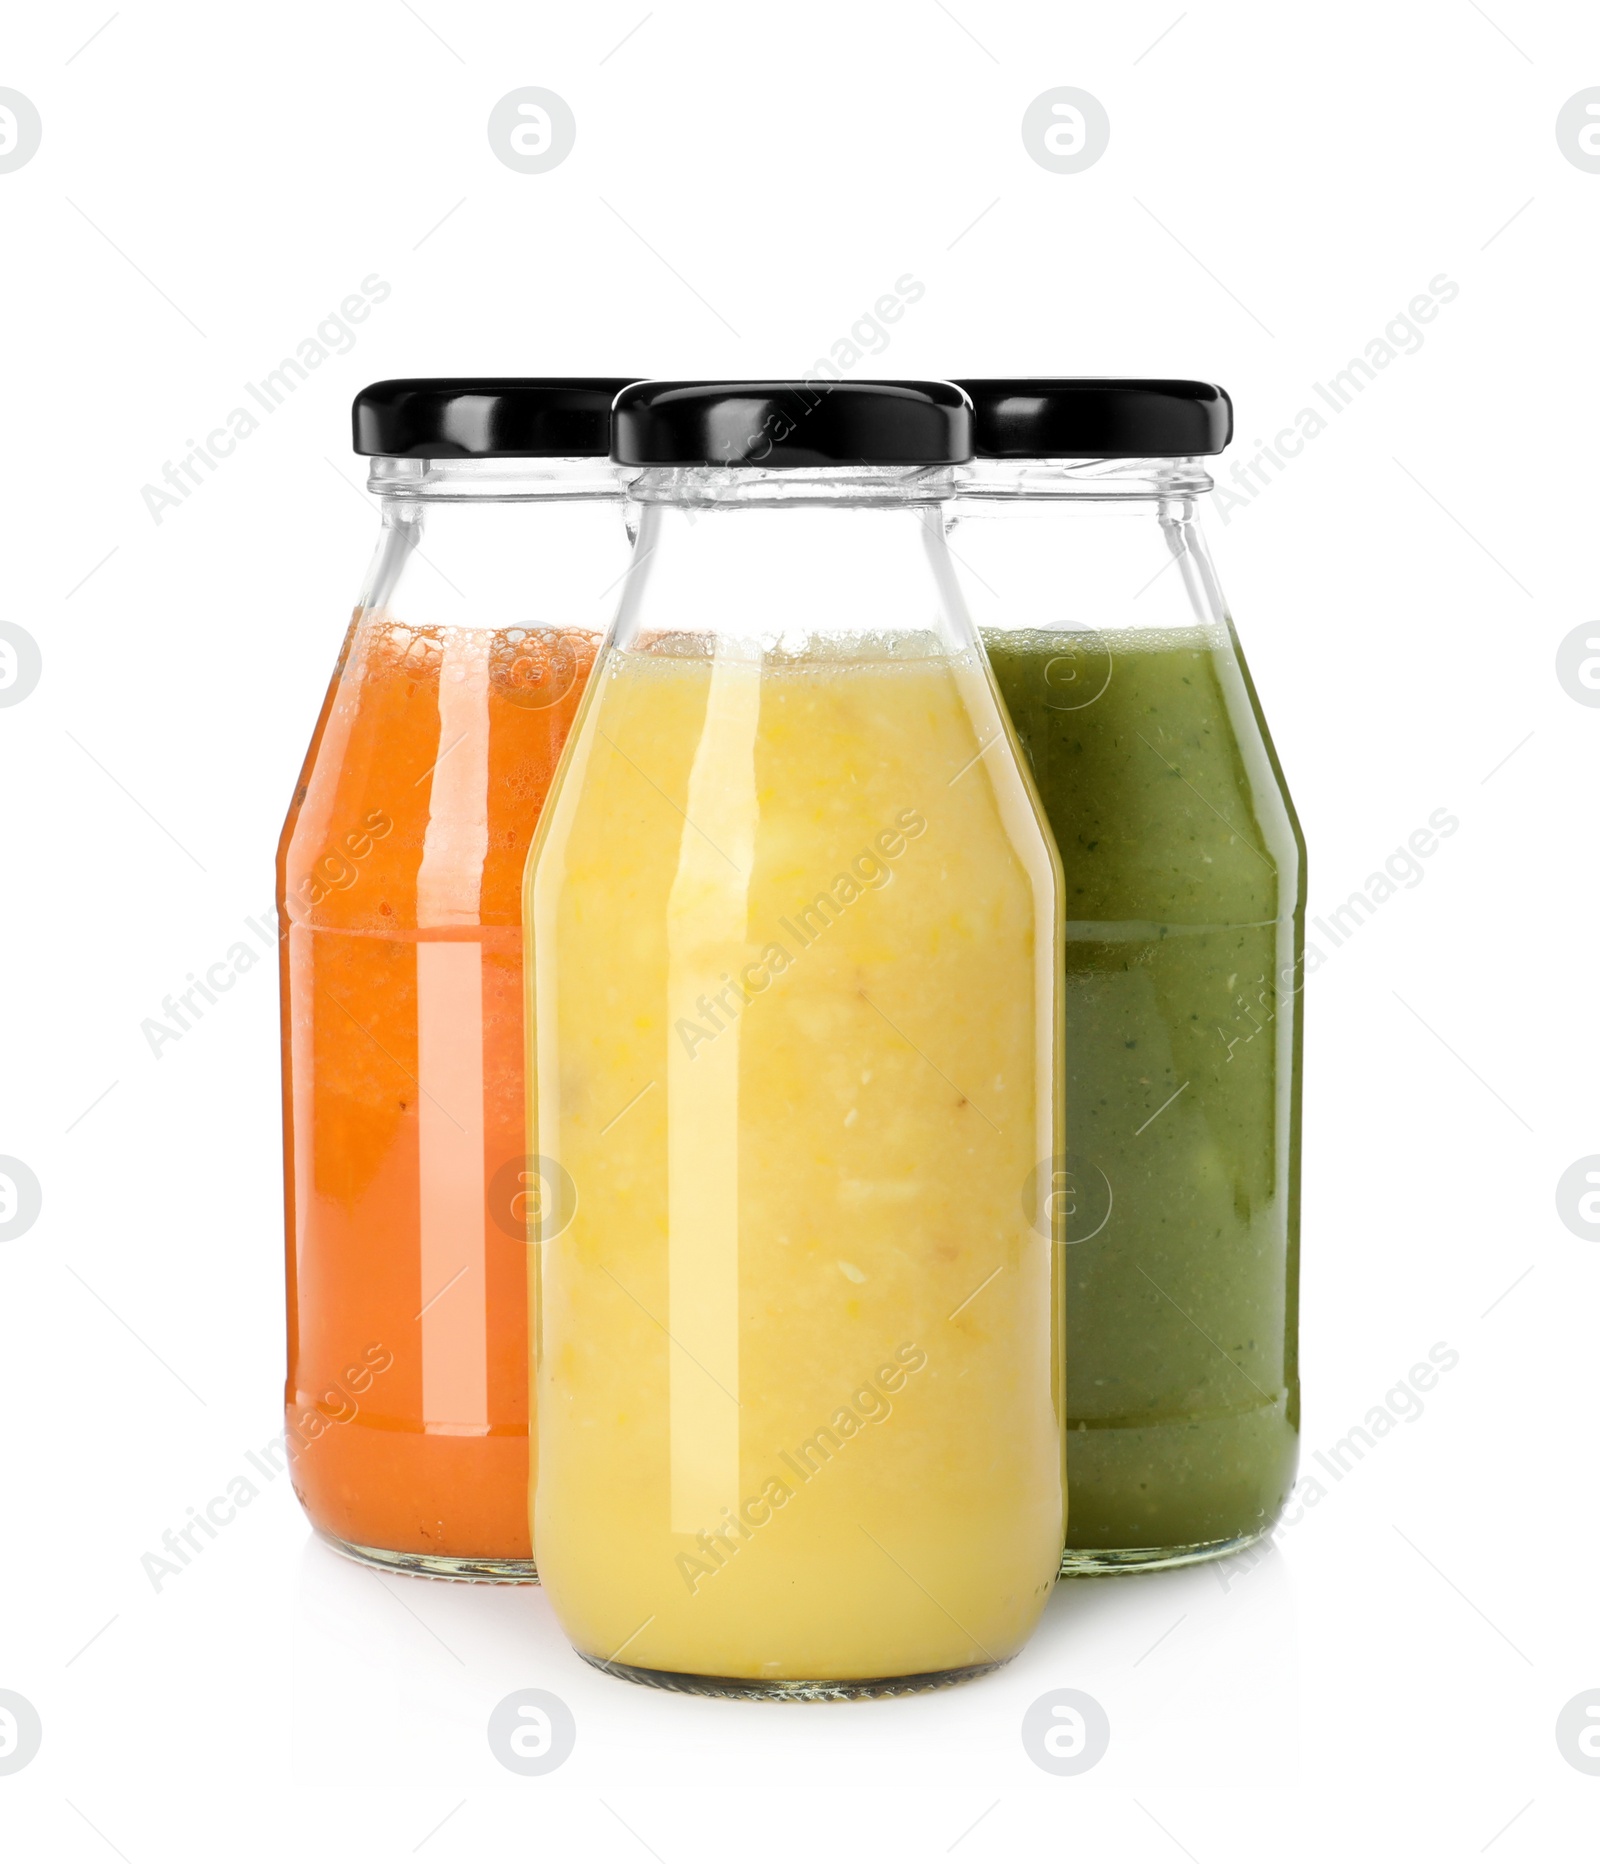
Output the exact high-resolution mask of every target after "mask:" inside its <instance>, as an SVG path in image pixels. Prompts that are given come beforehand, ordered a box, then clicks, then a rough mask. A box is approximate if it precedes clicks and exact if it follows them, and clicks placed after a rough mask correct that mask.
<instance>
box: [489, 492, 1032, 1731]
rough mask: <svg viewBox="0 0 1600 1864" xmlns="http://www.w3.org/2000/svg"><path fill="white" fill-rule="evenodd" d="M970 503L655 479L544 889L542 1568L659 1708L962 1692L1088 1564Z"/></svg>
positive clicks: (546, 852)
mask: <svg viewBox="0 0 1600 1864" xmlns="http://www.w3.org/2000/svg"><path fill="white" fill-rule="evenodd" d="M930 481H931V482H930ZM947 483H948V475H947V474H946V475H943V476H940V475H929V474H919V473H916V472H912V471H906V470H899V469H882V470H881V471H878V472H859V473H842V472H838V473H835V472H822V473H818V474H815V475H804V476H802V475H798V474H795V473H792V472H789V473H773V474H770V475H768V474H761V473H757V472H751V471H748V470H742V471H739V472H737V473H733V474H726V475H718V474H710V473H707V474H693V473H689V474H685V473H676V472H659V473H656V472H652V473H646V474H645V475H644V476H643V477H642V478H641V479H640V480H639V481H637V482H636V485H635V496H637V497H639V499H640V500H641V508H642V523H641V530H640V535H639V542H638V547H637V553H636V557H635V567H634V568H633V570H632V571H630V575H629V580H628V585H627V591H626V595H625V599H624V603H623V607H622V612H621V615H620V617H619V620H618V623H617V628H616V632H615V635H614V636H613V638H612V639H611V641H610V642H609V643H608V645H607V647H606V648H605V650H604V651H603V653H602V656H601V659H600V661H599V663H598V664H597V667H596V671H595V674H594V677H593V680H592V683H591V687H590V691H589V694H588V697H587V699H586V701H585V705H584V709H583V712H582V715H581V717H580V720H579V722H578V724H577V726H576V728H575V730H574V734H573V738H572V742H571V745H570V747H569V750H568V754H567V758H566V761H565V762H564V764H563V770H562V775H561V777H560V779H559V781H558V785H557V788H556V791H555V793H554V795H553V797H552V800H551V804H550V807H549V810H548V811H547V814H546V818H545V821H544V823H543V824H542V826H541V830H540V833H539V835H538V836H537V838H536V842H535V847H534V852H533V856H532V857H531V859H530V864H529V875H528V893H527V904H526V911H525V919H526V924H527V929H528V937H529V940H530V970H529V976H530V991H531V994H530V1016H531V1023H532V1038H533V1047H532V1056H531V1060H530V1071H531V1073H532V1076H533V1081H534V1089H535V1113H536V1130H537V1143H536V1145H531V1146H530V1149H531V1150H536V1151H537V1152H538V1153H540V1154H542V1155H544V1156H545V1159H546V1160H547V1161H548V1163H547V1166H546V1169H551V1168H552V1166H553V1167H554V1168H557V1169H558V1171H559V1174H560V1175H561V1176H562V1179H563V1182H564V1183H565V1184H566V1185H567V1186H568V1188H569V1195H568V1196H567V1197H566V1198H565V1199H564V1200H563V1205H562V1210H561V1213H560V1217H559V1219H558V1221H557V1222H555V1223H553V1224H551V1225H550V1226H548V1227H547V1228H546V1230H545V1231H544V1233H543V1234H542V1236H541V1239H540V1241H539V1244H538V1248H537V1251H536V1257H537V1285H536V1312H537V1338H536V1365H537V1390H538V1414H539V1431H538V1485H537V1492H536V1501H535V1523H536V1534H537V1539H538V1546H539V1557H540V1564H541V1573H542V1576H543V1578H544V1582H545V1586H546V1590H547V1593H548V1595H549V1597H550V1599H551V1602H552V1604H553V1605H554V1607H555V1609H556V1612H557V1615H558V1617H559V1618H560V1620H561V1622H562V1624H563V1627H564V1628H565V1629H566V1631H567V1632H568V1635H569V1636H570V1637H571V1638H572V1640H573V1642H574V1644H575V1645H576V1647H577V1649H578V1650H579V1652H580V1653H581V1654H583V1655H584V1656H586V1657H588V1658H589V1659H590V1660H591V1661H593V1662H596V1663H598V1664H601V1665H602V1666H605V1667H609V1668H613V1669H616V1670H620V1671H623V1672H625V1673H627V1674H629V1675H631V1676H633V1677H635V1678H636V1679H638V1680H644V1681H650V1682H655V1683H659V1684H663V1685H665V1686H667V1687H672V1688H678V1689H687V1690H692V1691H699V1692H708V1693H720V1694H740V1695H744V1694H748V1695H762V1694H777V1695H800V1696H818V1695H820V1696H840V1695H864V1694H879V1693H900V1692H903V1691H905V1690H908V1689H913V1688H920V1687H927V1686H930V1685H931V1684H933V1683H937V1682H943V1681H949V1680H954V1679H955V1678H957V1677H959V1676H962V1675H965V1674H968V1673H970V1672H972V1671H974V1670H977V1669H983V1668H987V1667H990V1666H991V1665H993V1664H994V1663H998V1662H1002V1661H1004V1660H1005V1659H1006V1658H1008V1657H1009V1656H1011V1655H1012V1654H1013V1653H1014V1651H1015V1650H1016V1649H1017V1648H1018V1647H1019V1646H1020V1644H1021V1643H1022V1641H1023V1639H1024V1638H1025V1637H1026V1636H1027V1634H1028V1632H1029V1631H1030V1630H1031V1629H1032V1627H1033V1624H1034V1623H1035V1621H1036V1620H1037V1617H1038V1615H1039V1612H1040V1611H1041V1610H1042V1608H1043V1605H1044V1601H1045V1598H1046V1596H1047V1595H1048V1592H1049V1590H1050V1586H1051V1583H1052V1581H1053V1578H1054V1575H1055V1572H1056V1569H1057V1566H1058V1563H1059V1554H1060V1543H1061V1534H1062V1485H1061V1445H1060V1432H1059V1392H1058V1389H1057V1379H1058V1364H1059V1362H1058V1359H1057V1357H1056V1342H1055V1339H1054V1336H1053V1328H1052V1320H1051V1314H1052V1289H1051V1278H1052V1275H1053V1273H1054V1266H1055V1265H1054V1262H1053V1260H1052V1250H1051V1247H1050V1244H1049V1241H1048V1238H1047V1237H1046V1236H1045V1235H1044V1234H1042V1233H1041V1232H1040V1231H1039V1230H1038V1229H1036V1228H1035V1227H1034V1226H1033V1225H1031V1224H1030V1222H1029V1220H1028V1215H1027V1213H1026V1211H1025V1209H1024V1192H1025V1188H1026V1182H1027V1180H1028V1178H1029V1174H1030V1172H1032V1171H1033V1168H1034V1167H1035V1166H1036V1164H1037V1162H1038V1160H1039V1159H1040V1158H1041V1157H1044V1158H1048V1157H1049V1156H1050V1154H1051V1152H1052V1151H1053V1150H1054V1149H1055V1147H1056V1143H1057V1141H1056V1120H1057V1108H1056V1096H1055V1093H1054V1081H1055V1078H1056V1075H1055V1056H1056V1042H1057V1028H1056V1024H1057V988H1056V966H1057V963H1058V938H1057V905H1058V902H1057V876H1056V870H1055V866H1054V858H1053V853H1052V851H1051V849H1050V846H1049V842H1048V837H1047V835H1046V834H1045V832H1044V830H1043V827H1042V824H1041V822H1040V819H1039V817H1038V814H1037V807H1036V802H1035V799H1034V798H1033V795H1032V792H1031V790H1030V788H1029V786H1028V784H1027V781H1026V779H1025V777H1024V776H1023V774H1022V771H1021V768H1020V765H1019V763H1018V761H1017V758H1016V753H1015V750H1014V746H1013V744H1012V742H1011V740H1010V738H1009V735H1008V733H1007V732H1006V729H1005V726H1004V723H1003V720H1002V715H1001V712H1000V708H999V705H998V702H997V700H996V697H995V694H994V691H993V687H992V684H991V682H990V680H989V678H988V676H987V673H986V671H985V669H984V666H983V662H982V657H981V654H980V653H979V652H978V650H977V645H976V641H975V639H974V637H973V636H972V634H971V631H970V624H969V622H968V621H967V618H966V616H965V613H964V611H963V610H962V608H961V604H960V598H959V595H958V594H957V592H956V590H955V587H954V584H953V581H952V579H951V577H950V575H949V570H948V563H947V559H946V557H945V551H944V541H943V535H942V520H941V518H940V515H939V509H938V500H939V498H940V497H941V496H942V495H943V492H944V490H945V489H946V488H947Z"/></svg>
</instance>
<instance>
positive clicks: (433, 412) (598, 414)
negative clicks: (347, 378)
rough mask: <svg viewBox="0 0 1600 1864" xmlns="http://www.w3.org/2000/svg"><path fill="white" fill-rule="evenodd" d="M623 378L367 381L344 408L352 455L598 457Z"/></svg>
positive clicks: (607, 439)
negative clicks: (347, 410)
mask: <svg viewBox="0 0 1600 1864" xmlns="http://www.w3.org/2000/svg"><path fill="white" fill-rule="evenodd" d="M637 380H638V377H637V376H630V375H535V376H515V375H505V376H498V375H494V376H425V377H422V378H420V379H417V380H410V381H402V382H374V383H372V384H371V386H370V387H367V388H364V389H362V391H361V393H360V394H359V395H357V396H356V398H355V403H354V405H353V406H352V408H351V410H350V422H351V429H352V432H353V434H354V445H355V450H356V452H357V453H364V454H368V455H378V456H382V457H385V458H389V459H412V460H414V459H436V460H494V459H584V458H591V457H595V458H599V457H603V456H604V455H605V454H607V453H609V452H610V451H611V404H612V402H613V401H614V400H615V399H616V397H617V393H618V391H619V390H620V389H624V388H626V387H627V386H628V384H629V383H630V382H633V381H637Z"/></svg>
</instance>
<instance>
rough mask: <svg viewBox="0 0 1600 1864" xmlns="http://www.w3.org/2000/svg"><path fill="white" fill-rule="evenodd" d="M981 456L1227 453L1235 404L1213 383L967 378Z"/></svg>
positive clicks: (1154, 456) (976, 446)
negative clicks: (1225, 448)
mask: <svg viewBox="0 0 1600 1864" xmlns="http://www.w3.org/2000/svg"><path fill="white" fill-rule="evenodd" d="M958 386H959V387H961V388H963V389H965V390H966V392H967V394H968V395H969V396H970V397H971V398H972V408H973V450H974V452H975V453H976V454H977V456H978V458H979V459H991V460H1017V459H1028V460H1032V459H1076V460H1125V459H1177V458H1180V457H1183V456H1186V455H1192V454H1204V453H1220V452H1221V451H1222V449H1223V448H1224V447H1225V446H1226V445H1227V444H1228V442H1229V441H1230V440H1231V439H1232V438H1233V403H1232V402H1231V401H1230V400H1229V399H1228V396H1227V392H1226V390H1224V389H1220V388H1218V387H1217V386H1216V384H1215V383H1214V382H1167V381H1145V380H1140V379H1137V378H1124V377H1120V376H1092V375H1021V376H1005V377H1000V376H994V377H983V378H981V379H974V380H971V381H969V380H967V379H966V378H965V377H963V378H962V380H961V381H960V383H959V384H958Z"/></svg>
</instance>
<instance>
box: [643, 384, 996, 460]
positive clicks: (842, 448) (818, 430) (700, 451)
mask: <svg viewBox="0 0 1600 1864" xmlns="http://www.w3.org/2000/svg"><path fill="white" fill-rule="evenodd" d="M611 457H612V458H613V459H614V460H616V461H617V462H618V463H619V464H620V465H623V466H751V467H764V468H768V469H775V470H780V471H781V470H783V469H785V468H788V469H790V470H793V469H796V468H803V467H808V466H809V467H817V466H959V465H961V464H963V463H964V462H965V461H967V460H970V459H971V458H972V409H971V408H970V407H969V406H968V403H967V398H966V396H965V395H963V394H962V392H961V390H960V389H959V388H956V387H955V386H954V385H953V384H951V383H949V382H822V381H807V382H635V383H634V384H633V386H632V387H631V388H627V389H624V390H623V392H622V393H621V394H620V395H619V396H618V397H617V405H616V410H615V413H614V414H613V416H612V423H611Z"/></svg>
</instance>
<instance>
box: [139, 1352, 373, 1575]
mask: <svg viewBox="0 0 1600 1864" xmlns="http://www.w3.org/2000/svg"><path fill="white" fill-rule="evenodd" d="M393 1364H394V1354H393V1353H391V1352H390V1351H389V1349H388V1347H386V1346H384V1345H382V1344H381V1343H380V1342H377V1341H374V1342H373V1344H372V1345H370V1346H368V1347H367V1348H365V1349H364V1351H363V1352H362V1354H361V1357H360V1359H359V1360H358V1361H357V1362H356V1363H355V1364H354V1365H349V1366H346V1367H345V1369H344V1372H343V1373H342V1374H341V1376H340V1378H338V1379H335V1380H333V1381H332V1382H331V1383H330V1384H329V1386H328V1388H327V1390H326V1391H324V1392H322V1393H320V1394H319V1395H318V1397H317V1398H316V1400H315V1402H314V1403H312V1404H310V1405H302V1406H301V1407H300V1408H299V1411H298V1414H297V1415H294V1416H293V1417H292V1418H291V1420H290V1422H289V1423H288V1424H286V1425H285V1426H284V1428H283V1429H282V1430H280V1431H279V1432H278V1434H277V1436H275V1437H274V1438H272V1439H271V1440H270V1442H268V1443H265V1444H263V1445H262V1447H261V1449H260V1450H246V1451H245V1461H246V1462H247V1463H248V1464H249V1465H250V1470H249V1471H245V1470H241V1471H240V1472H239V1473H238V1474H237V1475H235V1476H232V1477H230V1478H229V1480H228V1481H227V1483H226V1484H225V1485H224V1488H223V1492H222V1493H221V1494H220V1495H213V1496H212V1497H211V1499H210V1501H208V1502H207V1503H206V1504H205V1506H204V1508H190V1510H189V1518H188V1519H187V1520H186V1521H185V1522H183V1523H182V1524H181V1525H180V1526H179V1527H177V1528H170V1527H169V1528H168V1529H167V1530H166V1532H165V1533H164V1534H163V1535H162V1536H161V1546H162V1548H163V1552H161V1553H145V1554H141V1555H140V1559H139V1564H140V1565H141V1566H142V1567H143V1568H144V1574H145V1578H146V1579H148V1580H149V1581H150V1584H151V1586H152V1588H153V1589H154V1590H155V1591H157V1592H159V1591H160V1590H161V1588H162V1586H163V1585H165V1584H166V1582H167V1581H168V1580H169V1579H176V1578H177V1576H178V1575H179V1573H181V1572H182V1571H183V1569H184V1568H185V1567H186V1566H188V1565H190V1564H191V1563H192V1561H194V1560H195V1559H196V1558H198V1557H199V1555H200V1554H202V1553H204V1552H205V1550H206V1545H207V1542H208V1541H213V1540H215V1539H216V1538H217V1536H218V1534H219V1532H220V1531H221V1529H223V1528H225V1527H229V1526H231V1525H232V1523H233V1522H235V1521H236V1520H238V1518H239V1511H240V1509H241V1508H248V1507H249V1506H250V1504H251V1502H253V1501H254V1500H255V1499H256V1497H257V1496H258V1495H260V1493H261V1489H260V1488H258V1487H257V1486H256V1484H255V1482H254V1481H253V1480H252V1479H251V1472H253V1473H254V1475H256V1476H259V1477H260V1479H261V1483H262V1486H263V1487H264V1486H265V1485H266V1484H267V1483H269V1482H276V1481H277V1479H278V1477H279V1476H280V1475H282V1474H283V1472H284V1470H285V1469H286V1468H287V1467H288V1466H289V1464H290V1463H292V1462H293V1460H294V1459H295V1457H296V1456H297V1455H298V1454H299V1453H300V1452H301V1451H303V1450H304V1449H305V1448H306V1447H307V1445H308V1444H312V1443H315V1442H316V1440H317V1438H318V1437H321V1436H323V1435H324V1434H325V1433H326V1432H327V1431H329V1430H332V1429H333V1428H334V1427H335V1426H336V1425H338V1424H348V1423H351V1422H352V1421H353V1420H354V1419H355V1417H356V1415H357V1414H358V1413H359V1411H360V1409H361V1405H360V1402H359V1398H358V1394H360V1393H365V1392H366V1391H368V1390H370V1389H371V1386H372V1382H373V1380H374V1379H375V1378H377V1377H378V1376H379V1375H380V1374H382V1373H385V1372H387V1371H388V1370H389V1368H390V1367H391V1366H392V1365H393ZM202 1535H204V1536H205V1539H201V1536H202ZM169 1556H170V1557H169Z"/></svg>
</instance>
